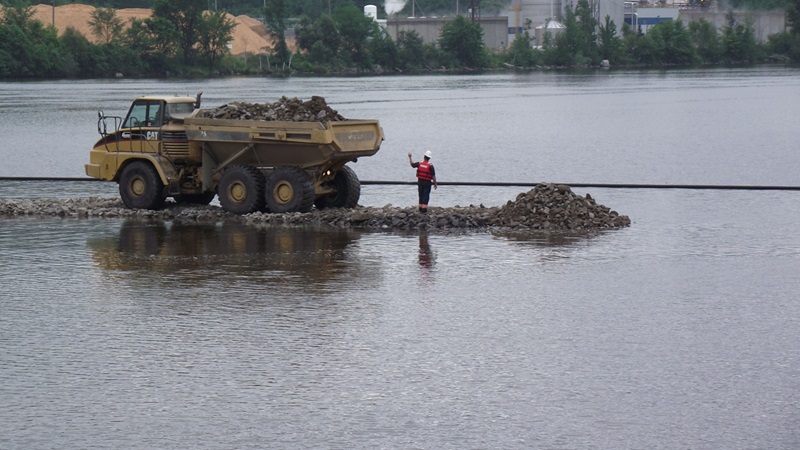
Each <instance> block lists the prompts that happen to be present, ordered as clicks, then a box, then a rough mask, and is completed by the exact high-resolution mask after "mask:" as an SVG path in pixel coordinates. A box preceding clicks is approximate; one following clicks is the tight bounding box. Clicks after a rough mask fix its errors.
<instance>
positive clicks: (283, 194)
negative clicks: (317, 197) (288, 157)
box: [266, 167, 314, 213]
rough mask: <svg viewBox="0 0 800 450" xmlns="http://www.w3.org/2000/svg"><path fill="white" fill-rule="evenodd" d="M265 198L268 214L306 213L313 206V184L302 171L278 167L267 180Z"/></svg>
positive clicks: (295, 168) (294, 168)
mask: <svg viewBox="0 0 800 450" xmlns="http://www.w3.org/2000/svg"><path fill="white" fill-rule="evenodd" d="M266 197H267V199H266V201H267V210H269V212H273V213H285V212H308V211H310V210H311V207H312V206H314V184H313V183H312V182H311V177H310V176H309V175H308V174H307V173H306V172H305V171H304V170H303V169H300V168H297V167H278V168H276V169H275V170H273V171H272V173H271V174H270V175H269V177H268V178H267V188H266Z"/></svg>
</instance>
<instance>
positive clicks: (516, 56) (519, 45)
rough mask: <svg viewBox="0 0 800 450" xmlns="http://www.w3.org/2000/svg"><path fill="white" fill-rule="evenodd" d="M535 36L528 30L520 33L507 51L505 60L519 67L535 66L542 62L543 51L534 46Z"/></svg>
mask: <svg viewBox="0 0 800 450" xmlns="http://www.w3.org/2000/svg"><path fill="white" fill-rule="evenodd" d="M532 43H533V38H532V37H531V35H530V33H528V30H525V31H524V32H523V33H522V34H518V35H517V37H516V38H514V40H513V41H512V42H511V46H510V47H509V48H508V51H506V53H505V58H504V62H505V63H506V64H510V65H512V66H517V67H533V66H536V65H539V64H541V61H540V59H541V53H540V52H539V51H538V50H535V49H534V48H533V47H532Z"/></svg>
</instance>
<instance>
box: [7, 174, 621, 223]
mask: <svg viewBox="0 0 800 450" xmlns="http://www.w3.org/2000/svg"><path fill="white" fill-rule="evenodd" d="M0 215H4V216H57V217H78V218H89V217H95V218H96V217H131V218H135V217H141V218H152V219H162V220H180V221H196V222H208V221H217V220H221V219H225V220H239V221H243V222H245V223H254V224H267V225H274V226H306V225H316V226H329V227H335V228H360V229H397V230H415V229H428V230H443V231H448V230H505V231H539V232H585V233H593V232H598V231H600V230H605V229H615V228H623V227H627V226H630V224H631V221H630V219H629V218H628V216H624V215H620V214H619V213H617V212H616V211H613V210H611V209H610V208H608V207H606V206H603V205H600V204H598V203H597V202H596V201H595V200H594V199H593V198H592V197H591V196H590V195H588V194H587V195H586V196H585V197H584V196H580V195H576V194H574V193H573V192H572V190H571V189H570V188H569V186H566V185H554V184H547V183H541V184H539V185H537V186H536V187H534V188H533V189H531V190H530V191H528V192H523V193H520V194H519V195H517V198H516V199H514V200H509V201H508V202H507V203H506V204H505V205H503V206H499V207H485V206H483V205H479V206H466V207H461V206H455V207H432V208H430V209H429V210H428V213H427V214H422V213H420V212H419V211H418V210H417V208H416V207H398V206H392V205H388V206H384V207H363V206H359V207H357V208H353V209H341V208H331V209H321V210H316V209H315V210H312V211H311V212H308V213H284V214H273V213H268V212H264V213H262V212H257V213H253V214H247V215H244V216H237V215H235V214H231V213H228V212H226V211H224V210H223V209H222V208H220V207H218V206H213V205H209V206H196V205H181V204H175V203H167V204H166V206H165V207H164V208H163V209H161V210H157V211H151V210H136V209H128V208H126V207H125V205H124V204H123V203H122V201H121V200H119V199H112V198H98V197H89V198H78V199H67V200H53V199H36V200H7V199H0Z"/></svg>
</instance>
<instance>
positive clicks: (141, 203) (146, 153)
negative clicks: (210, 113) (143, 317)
mask: <svg viewBox="0 0 800 450" xmlns="http://www.w3.org/2000/svg"><path fill="white" fill-rule="evenodd" d="M98 116H99V118H98V122H97V129H98V132H99V133H100V135H101V137H100V140H98V141H97V143H96V144H95V145H94V147H93V148H92V150H91V153H90V157H89V164H86V165H85V169H86V174H87V175H88V176H90V177H93V178H99V179H102V180H107V181H116V182H117V183H119V191H120V196H121V197H122V200H123V202H124V203H125V205H126V206H128V207H129V208H138V209H158V208H160V207H161V206H162V205H163V204H164V201H165V200H166V199H167V198H168V197H172V198H173V199H174V200H175V201H176V202H179V203H181V202H185V203H197V204H208V203H210V202H211V201H212V200H213V199H214V196H215V195H218V196H219V203H220V205H221V206H222V207H223V208H224V209H225V210H226V211H229V212H232V213H235V214H248V213H251V212H255V211H269V212H276V213H279V212H293V211H299V212H306V211H309V210H310V209H311V208H312V207H313V206H315V205H316V207H317V208H331V207H344V208H352V207H354V206H356V205H357V204H358V200H359V197H360V195H361V184H360V182H359V180H358V177H357V176H356V174H355V172H353V170H352V169H351V168H350V167H349V166H347V165H346V164H347V163H348V162H355V161H357V159H358V158H361V157H365V156H371V155H374V154H375V153H376V152H377V151H378V150H379V149H380V145H381V143H382V142H383V130H382V128H381V127H380V124H379V123H378V121H377V120H340V121H306V122H302V121H271V120H241V119H220V118H207V117H204V116H206V115H204V114H203V110H202V109H200V94H198V95H197V97H158V96H153V97H141V98H137V99H135V100H134V101H133V104H132V105H131V107H130V109H129V110H128V114H127V116H126V117H125V118H124V119H123V118H122V117H116V116H106V115H105V114H104V113H103V112H102V111H101V112H99V113H98Z"/></svg>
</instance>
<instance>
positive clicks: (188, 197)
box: [175, 191, 217, 205]
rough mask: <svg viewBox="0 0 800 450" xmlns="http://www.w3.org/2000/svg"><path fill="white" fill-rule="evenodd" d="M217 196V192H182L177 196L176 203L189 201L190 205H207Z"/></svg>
mask: <svg viewBox="0 0 800 450" xmlns="http://www.w3.org/2000/svg"><path fill="white" fill-rule="evenodd" d="M216 196H217V193H216V192H213V191H210V192H203V193H202V194H180V195H176V196H175V203H188V204H190V205H207V204H209V203H211V200H214V197H216Z"/></svg>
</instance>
